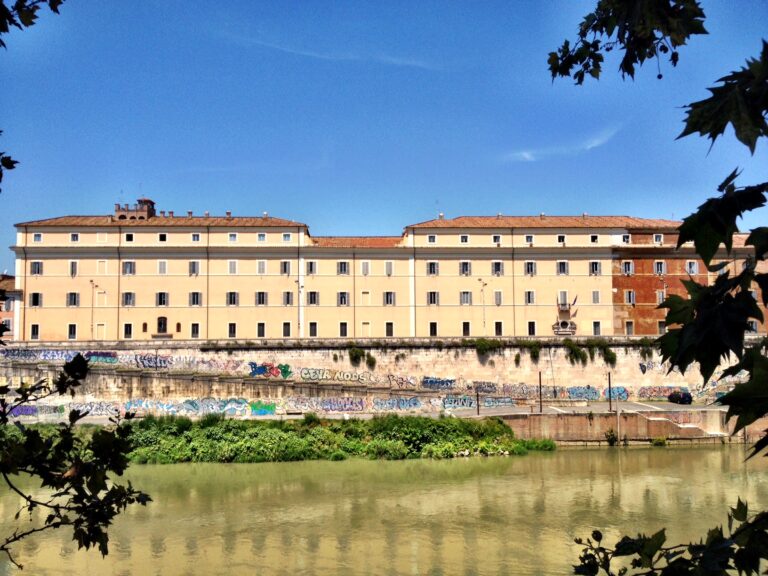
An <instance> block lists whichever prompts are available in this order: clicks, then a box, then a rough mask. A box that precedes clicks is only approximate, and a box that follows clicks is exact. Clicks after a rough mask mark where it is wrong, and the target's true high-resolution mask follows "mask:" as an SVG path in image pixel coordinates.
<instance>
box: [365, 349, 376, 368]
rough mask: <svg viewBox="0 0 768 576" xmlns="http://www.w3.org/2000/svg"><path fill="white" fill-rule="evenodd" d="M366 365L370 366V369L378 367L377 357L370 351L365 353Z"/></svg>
mask: <svg viewBox="0 0 768 576" xmlns="http://www.w3.org/2000/svg"><path fill="white" fill-rule="evenodd" d="M365 365H366V366H367V367H368V370H373V369H374V368H376V358H375V357H374V356H373V354H371V353H370V352H366V353H365Z"/></svg>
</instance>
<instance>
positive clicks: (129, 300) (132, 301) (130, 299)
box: [122, 292, 136, 306]
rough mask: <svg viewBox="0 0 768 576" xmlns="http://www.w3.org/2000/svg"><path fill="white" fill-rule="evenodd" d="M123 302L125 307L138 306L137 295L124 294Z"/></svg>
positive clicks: (133, 293) (132, 293) (131, 293)
mask: <svg viewBox="0 0 768 576" xmlns="http://www.w3.org/2000/svg"><path fill="white" fill-rule="evenodd" d="M122 302H123V306H136V293H135V292H123V297H122Z"/></svg>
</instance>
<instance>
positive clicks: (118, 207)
mask: <svg viewBox="0 0 768 576" xmlns="http://www.w3.org/2000/svg"><path fill="white" fill-rule="evenodd" d="M119 211H120V204H115V212H119Z"/></svg>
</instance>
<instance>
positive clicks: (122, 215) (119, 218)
mask: <svg viewBox="0 0 768 576" xmlns="http://www.w3.org/2000/svg"><path fill="white" fill-rule="evenodd" d="M117 219H118V220H125V214H120V216H118V217H117Z"/></svg>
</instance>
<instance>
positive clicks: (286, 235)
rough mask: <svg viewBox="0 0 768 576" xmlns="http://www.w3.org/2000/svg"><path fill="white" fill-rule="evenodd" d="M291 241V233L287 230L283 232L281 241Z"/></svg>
mask: <svg viewBox="0 0 768 576" xmlns="http://www.w3.org/2000/svg"><path fill="white" fill-rule="evenodd" d="M290 241H291V235H290V233H288V232H285V233H284V234H283V242H290Z"/></svg>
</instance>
